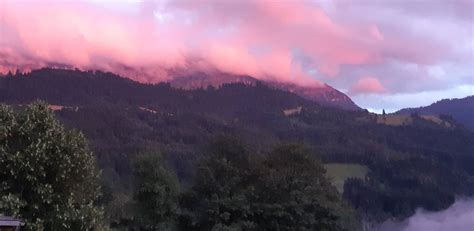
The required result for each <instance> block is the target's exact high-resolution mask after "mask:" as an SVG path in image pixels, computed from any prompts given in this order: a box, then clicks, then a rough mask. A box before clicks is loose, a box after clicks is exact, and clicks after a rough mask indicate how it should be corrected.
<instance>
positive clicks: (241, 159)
mask: <svg viewBox="0 0 474 231" xmlns="http://www.w3.org/2000/svg"><path fill="white" fill-rule="evenodd" d="M251 165H252V163H251V161H250V159H249V151H248V150H247V148H246V147H245V146H244V145H243V144H242V142H241V141H240V140H239V139H237V138H235V137H232V136H221V137H219V138H217V139H216V140H214V141H213V142H212V143H211V145H210V147H209V148H208V150H207V152H206V153H205V154H204V156H203V158H202V159H201V161H200V163H199V164H198V167H197V173H196V179H195V182H194V186H193V187H192V190H191V192H189V193H188V194H187V195H184V196H183V199H182V206H183V209H184V211H183V216H181V223H182V225H183V226H185V227H183V230H243V229H244V230H249V229H250V228H251V227H252V222H251V220H250V218H249V216H251V213H252V211H250V205H249V203H250V202H249V200H248V198H249V194H250V193H251V192H252V188H253V185H252V184H251V179H252V174H253V173H252V171H251V169H252V168H251Z"/></svg>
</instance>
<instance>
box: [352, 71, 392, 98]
mask: <svg viewBox="0 0 474 231" xmlns="http://www.w3.org/2000/svg"><path fill="white" fill-rule="evenodd" d="M381 93H387V89H385V87H384V86H383V85H382V83H380V81H379V80H378V79H377V78H375V77H372V76H367V77H363V78H361V79H359V80H358V81H357V82H356V83H355V84H354V85H353V86H352V88H351V89H350V91H349V94H350V95H358V94H381Z"/></svg>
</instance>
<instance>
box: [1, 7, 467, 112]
mask: <svg viewBox="0 0 474 231" xmlns="http://www.w3.org/2000/svg"><path fill="white" fill-rule="evenodd" d="M44 66H52V67H66V68H79V69H85V70H86V69H99V70H105V71H112V72H116V73H118V74H121V75H124V76H126V77H129V78H132V79H135V80H138V81H142V82H159V81H166V80H169V78H171V77H172V76H170V74H169V73H170V72H171V71H176V70H179V71H183V70H187V71H190V70H192V71H215V70H218V71H223V72H228V73H232V74H239V75H241V74H242V75H251V76H254V77H256V78H258V79H262V80H277V81H282V82H293V83H297V84H300V85H315V86H318V85H319V84H320V83H327V84H329V85H331V86H333V87H335V88H337V89H339V90H340V91H342V92H344V93H346V94H348V95H349V96H350V97H351V98H352V99H353V100H354V101H355V102H356V103H357V104H358V105H360V106H361V107H363V108H367V109H369V110H371V111H376V112H380V111H381V110H382V109H385V110H386V111H387V112H391V111H395V110H398V109H401V108H405V107H416V106H422V105H429V104H430V103H432V102H435V101H437V100H440V99H443V98H459V97H465V96H468V95H474V1H470V0H385V1H381V0H316V1H303V0H261V1H260V0H227V1H222V0H221V1H218V0H195V1H191V0H184V1H153V0H143V1H139V0H115V1H112V0H36V1H35V0H0V71H1V72H5V71H8V70H12V69H16V68H19V69H21V70H30V69H35V68H40V67H44Z"/></svg>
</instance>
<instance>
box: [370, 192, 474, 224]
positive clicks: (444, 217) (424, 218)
mask: <svg viewBox="0 0 474 231" xmlns="http://www.w3.org/2000/svg"><path fill="white" fill-rule="evenodd" d="M447 230H455V231H472V230H474V199H459V200H457V201H456V202H455V203H454V204H453V205H452V206H451V207H449V208H448V209H446V210H443V211H439V212H428V211H424V210H421V209H420V210H418V211H417V212H416V213H415V215H413V216H411V217H409V218H407V219H406V220H404V221H401V222H395V221H392V220H389V221H386V222H384V223H383V224H382V225H381V226H380V227H379V228H376V229H374V230H373V231H447Z"/></svg>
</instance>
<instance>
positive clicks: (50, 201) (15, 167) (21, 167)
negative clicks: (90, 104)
mask: <svg viewBox="0 0 474 231" xmlns="http://www.w3.org/2000/svg"><path fill="white" fill-rule="evenodd" d="M0 169H1V171H0V179H2V183H1V185H0V194H1V195H2V197H1V202H0V208H1V209H2V212H5V213H7V214H10V215H15V216H20V217H21V218H22V219H24V221H25V222H26V229H27V230H85V229H90V228H93V227H94V226H95V225H97V224H98V223H99V222H100V218H101V209H100V208H98V207H97V206H96V205H95V204H94V202H95V200H96V199H97V198H98V196H99V190H100V185H99V182H98V177H99V171H98V169H97V168H96V163H95V158H94V155H93V154H92V153H91V152H90V151H89V150H88V148H87V144H86V141H85V139H84V136H83V135H82V134H80V133H78V132H75V131H68V130H65V129H64V128H63V127H62V126H61V124H59V123H58V122H57V121H56V119H54V114H53V113H52V112H51V111H50V110H49V109H48V108H47V105H46V104H45V103H41V102H38V103H34V104H32V105H30V106H28V107H27V108H26V109H25V110H24V111H22V112H19V113H16V112H13V111H12V110H11V109H10V108H8V107H6V106H0Z"/></svg>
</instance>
